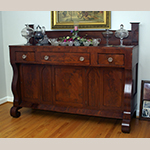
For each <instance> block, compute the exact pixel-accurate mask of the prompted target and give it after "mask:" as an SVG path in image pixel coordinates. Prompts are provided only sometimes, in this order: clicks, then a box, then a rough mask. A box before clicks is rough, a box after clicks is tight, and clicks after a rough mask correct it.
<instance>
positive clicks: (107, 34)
mask: <svg viewBox="0 0 150 150" xmlns="http://www.w3.org/2000/svg"><path fill="white" fill-rule="evenodd" d="M102 35H103V37H104V38H106V46H110V45H109V44H108V43H109V38H111V37H112V35H113V32H112V31H109V30H108V29H106V31H105V32H102Z"/></svg>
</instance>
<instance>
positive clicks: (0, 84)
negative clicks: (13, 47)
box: [0, 12, 7, 104]
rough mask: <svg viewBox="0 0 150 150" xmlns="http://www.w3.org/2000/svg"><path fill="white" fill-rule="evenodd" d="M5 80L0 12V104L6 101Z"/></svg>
mask: <svg viewBox="0 0 150 150" xmlns="http://www.w3.org/2000/svg"><path fill="white" fill-rule="evenodd" d="M6 96H7V93H6V78H5V67H4V52H3V33H2V12H0V104H1V103H2V102H5V101H6Z"/></svg>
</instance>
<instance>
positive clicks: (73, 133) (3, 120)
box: [0, 103, 150, 138]
mask: <svg viewBox="0 0 150 150" xmlns="http://www.w3.org/2000/svg"><path fill="white" fill-rule="evenodd" d="M11 106H12V103H5V104H2V105H0V138H150V121H142V120H139V119H136V118H133V119H132V123H131V132H130V133H129V134H125V133H122V132H121V120H118V119H108V118H107V119H106V118H100V117H92V116H82V115H72V114H65V113H57V112H50V111H41V110H32V109H30V108H22V109H20V112H21V116H20V117H19V118H13V117H11V116H10V114H9V111H10V108H11Z"/></svg>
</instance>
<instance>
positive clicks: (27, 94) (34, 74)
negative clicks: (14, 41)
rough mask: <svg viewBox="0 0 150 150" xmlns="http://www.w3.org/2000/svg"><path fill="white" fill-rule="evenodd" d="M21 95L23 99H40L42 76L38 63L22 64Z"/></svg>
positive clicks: (37, 100)
mask: <svg viewBox="0 0 150 150" xmlns="http://www.w3.org/2000/svg"><path fill="white" fill-rule="evenodd" d="M20 78H21V95H22V100H23V101H29V102H33V103H38V102H39V101H40V77H39V66H38V65H20Z"/></svg>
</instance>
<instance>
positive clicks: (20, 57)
mask: <svg viewBox="0 0 150 150" xmlns="http://www.w3.org/2000/svg"><path fill="white" fill-rule="evenodd" d="M15 61H17V62H31V61H32V62H33V61H35V53H34V52H27V51H26V52H16V55H15Z"/></svg>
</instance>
